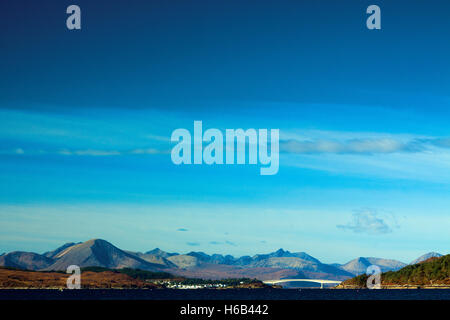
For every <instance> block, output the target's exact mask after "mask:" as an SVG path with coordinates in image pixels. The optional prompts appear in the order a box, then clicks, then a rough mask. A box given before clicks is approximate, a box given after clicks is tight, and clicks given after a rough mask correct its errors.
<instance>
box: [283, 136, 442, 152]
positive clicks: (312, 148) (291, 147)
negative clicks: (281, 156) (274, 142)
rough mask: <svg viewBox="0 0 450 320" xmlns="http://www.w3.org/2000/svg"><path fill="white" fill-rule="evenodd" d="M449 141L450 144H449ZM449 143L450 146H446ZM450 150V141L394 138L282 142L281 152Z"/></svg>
mask: <svg viewBox="0 0 450 320" xmlns="http://www.w3.org/2000/svg"><path fill="white" fill-rule="evenodd" d="M447 141H448V142H447ZM446 143H448V144H446ZM432 146H436V147H441V148H450V139H413V140H410V141H406V142H405V141H401V140H397V139H393V138H379V139H370V138H367V139H349V140H344V141H339V140H330V139H328V140H327V139H321V140H296V139H289V140H282V141H280V151H281V152H285V153H295V154H314V153H336V154H373V153H381V154H382V153H396V152H408V153H411V152H423V151H426V150H428V149H430V147H432Z"/></svg>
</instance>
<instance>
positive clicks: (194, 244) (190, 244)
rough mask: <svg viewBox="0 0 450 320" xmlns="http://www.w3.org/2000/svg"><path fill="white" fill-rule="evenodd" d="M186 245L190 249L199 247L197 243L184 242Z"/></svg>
mask: <svg viewBox="0 0 450 320" xmlns="http://www.w3.org/2000/svg"><path fill="white" fill-rule="evenodd" d="M186 244H187V245H188V246H191V247H198V246H199V245H200V243H198V242H186Z"/></svg>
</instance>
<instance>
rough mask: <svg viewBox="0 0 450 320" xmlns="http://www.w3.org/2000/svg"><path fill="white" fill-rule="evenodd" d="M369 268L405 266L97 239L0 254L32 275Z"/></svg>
mask: <svg viewBox="0 0 450 320" xmlns="http://www.w3.org/2000/svg"><path fill="white" fill-rule="evenodd" d="M437 256H441V255H440V254H438V253H435V252H430V253H428V254H425V255H423V256H421V257H419V258H417V259H416V260H414V261H413V262H412V264H414V263H419V262H421V261H424V260H427V259H429V258H430V257H437ZM372 264H375V265H378V266H379V267H380V268H381V270H382V271H383V272H386V271H395V270H399V269H401V268H403V267H405V266H406V265H407V264H405V263H403V262H400V261H397V260H390V259H382V258H373V257H359V258H356V259H354V260H351V261H349V262H347V263H345V264H325V263H322V262H320V261H319V260H318V259H316V258H314V257H312V256H310V255H309V254H307V253H305V252H289V251H286V250H283V249H279V250H277V251H275V252H272V253H268V254H257V255H254V256H242V257H239V258H235V257H233V256H231V255H221V254H212V255H208V254H206V253H203V252H194V251H192V252H189V253H186V254H178V253H169V252H165V251H163V250H161V249H159V248H156V249H153V250H150V251H147V252H144V253H142V252H133V251H126V250H122V249H119V248H117V247H116V246H114V245H112V244H111V243H109V242H108V241H105V240H101V239H92V240H89V241H86V242H82V243H66V244H64V245H63V246H61V247H59V248H57V249H55V250H53V251H49V252H45V253H43V254H37V253H32V252H23V251H14V252H10V253H6V254H3V255H1V256H0V266H3V267H12V268H19V269H27V270H35V271H37V270H39V271H65V270H66V268H67V267H68V266H69V265H78V266H80V267H91V266H98V267H105V268H109V269H122V268H132V269H141V270H148V271H163V272H169V273H172V274H174V275H179V276H184V277H193V278H204V279H222V278H239V277H249V278H257V279H260V280H269V279H281V278H287V277H289V278H317V279H319V278H321V279H336V280H345V279H349V278H352V277H354V276H357V275H360V274H362V273H365V271H366V269H367V267H368V266H370V265H372Z"/></svg>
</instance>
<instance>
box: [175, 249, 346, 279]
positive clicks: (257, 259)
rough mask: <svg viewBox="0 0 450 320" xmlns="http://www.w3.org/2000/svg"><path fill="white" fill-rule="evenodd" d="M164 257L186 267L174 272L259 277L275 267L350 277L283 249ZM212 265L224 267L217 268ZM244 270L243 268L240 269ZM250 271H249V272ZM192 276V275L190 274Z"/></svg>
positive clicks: (311, 275) (319, 275)
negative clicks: (249, 253) (238, 253)
mask: <svg viewBox="0 0 450 320" xmlns="http://www.w3.org/2000/svg"><path fill="white" fill-rule="evenodd" d="M168 260H169V261H170V262H172V263H174V264H175V265H176V266H177V267H178V268H180V269H183V270H186V271H183V272H180V271H179V270H174V271H173V272H174V273H175V274H183V275H187V274H190V273H193V274H200V273H201V272H203V273H204V274H211V276H215V277H217V276H218V275H219V274H220V272H223V275H224V276H225V275H228V274H244V273H245V274H249V272H250V273H251V274H253V275H254V274H258V273H259V272H261V274H260V275H259V276H258V277H257V278H258V279H261V277H262V276H263V274H265V275H267V274H268V273H269V271H268V270H272V271H271V272H275V270H276V271H277V272H278V271H279V270H293V271H292V272H288V274H289V275H291V274H297V275H298V274H301V275H302V276H303V277H306V278H324V277H325V278H329V279H338V280H339V279H348V278H350V277H352V276H353V274H352V273H349V272H347V271H345V270H342V269H340V268H337V267H334V266H330V265H327V264H323V263H321V262H320V261H319V260H318V259H316V258H314V257H312V256H310V255H308V254H306V253H304V252H296V253H291V252H289V251H285V250H283V249H279V250H277V251H275V252H272V253H268V254H257V255H255V256H253V257H250V256H243V257H240V258H234V257H233V256H230V255H226V256H223V255H220V254H213V255H208V254H206V253H204V252H189V253H187V254H185V255H177V256H171V257H169V258H168ZM216 265H222V266H227V267H226V268H225V267H218V266H216ZM244 270H247V271H246V272H244ZM250 270H251V271H250ZM191 276H192V275H191Z"/></svg>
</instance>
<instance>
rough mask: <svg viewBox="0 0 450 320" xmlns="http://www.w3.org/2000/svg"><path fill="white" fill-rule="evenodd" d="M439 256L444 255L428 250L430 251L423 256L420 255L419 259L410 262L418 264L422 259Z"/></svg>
mask: <svg viewBox="0 0 450 320" xmlns="http://www.w3.org/2000/svg"><path fill="white" fill-rule="evenodd" d="M439 257H442V254H440V253H437V252H428V253H426V254H424V255H423V256H420V257H418V258H417V259H415V260H413V261H411V262H410V264H417V263H420V262H422V261H425V260H428V259H430V258H439Z"/></svg>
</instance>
